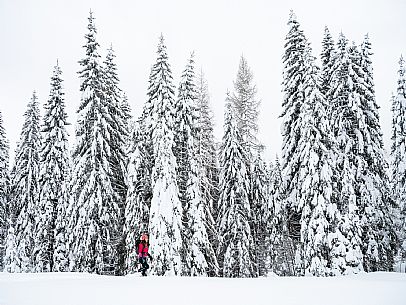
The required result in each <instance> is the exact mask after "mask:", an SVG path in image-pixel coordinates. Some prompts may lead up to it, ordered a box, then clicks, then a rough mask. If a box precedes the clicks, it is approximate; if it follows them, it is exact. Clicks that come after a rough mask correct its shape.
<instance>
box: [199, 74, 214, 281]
mask: <svg viewBox="0 0 406 305" xmlns="http://www.w3.org/2000/svg"><path fill="white" fill-rule="evenodd" d="M196 103H197V113H198V115H197V122H196V126H197V127H196V129H197V130H198V131H199V132H198V135H197V155H198V166H199V170H198V175H199V181H200V189H201V196H202V200H203V202H204V203H205V208H206V223H205V225H206V230H207V234H208V236H209V240H210V244H211V245H212V247H213V249H217V248H218V234H217V227H216V222H215V219H217V215H218V213H219V211H218V210H219V208H218V205H217V204H218V197H219V191H218V179H219V167H218V154H217V146H216V142H215V139H214V122H213V112H212V110H211V108H210V95H209V89H208V84H207V80H206V79H205V77H204V73H203V71H202V70H200V72H199V73H198V75H197V82H196ZM218 274H219V266H218V261H217V259H216V261H214V260H213V261H212V262H209V272H208V275H209V276H216V275H218Z"/></svg>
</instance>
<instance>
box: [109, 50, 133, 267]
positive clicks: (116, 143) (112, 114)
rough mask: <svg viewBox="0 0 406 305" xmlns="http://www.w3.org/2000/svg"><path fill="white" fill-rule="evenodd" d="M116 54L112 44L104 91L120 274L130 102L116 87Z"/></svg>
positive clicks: (122, 252)
mask: <svg viewBox="0 0 406 305" xmlns="http://www.w3.org/2000/svg"><path fill="white" fill-rule="evenodd" d="M115 57H116V55H115V53H114V50H113V47H112V46H110V48H109V49H108V50H107V56H106V59H105V61H104V73H105V84H104V93H105V99H106V105H107V107H108V114H109V118H110V120H111V121H110V122H109V124H108V125H107V128H108V131H109V134H110V143H109V144H110V147H111V148H110V157H109V163H110V167H111V172H110V173H111V184H112V187H113V190H114V192H115V193H117V194H118V195H119V196H120V200H119V202H118V204H119V211H120V215H119V230H118V232H116V236H113V237H112V238H113V239H114V240H115V241H114V242H115V243H117V244H118V249H117V251H118V255H119V257H118V265H119V270H117V272H118V273H119V274H122V273H123V272H124V270H123V268H124V252H125V250H124V248H125V245H124V239H123V238H122V234H121V233H122V230H123V226H124V210H125V197H126V195H127V185H126V181H125V177H126V176H127V173H126V168H127V162H128V160H127V155H126V152H125V150H126V145H127V140H128V136H129V130H128V119H129V113H128V110H129V108H128V107H129V105H128V103H127V104H124V103H125V102H124V101H123V98H122V92H121V89H120V88H119V86H118V84H119V79H118V75H117V66H116V63H115Z"/></svg>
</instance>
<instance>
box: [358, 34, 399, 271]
mask: <svg viewBox="0 0 406 305" xmlns="http://www.w3.org/2000/svg"><path fill="white" fill-rule="evenodd" d="M356 55H357V56H356V57H355V58H354V56H353V57H352V60H353V61H355V62H356V63H357V64H358V66H359V68H358V71H356V74H357V76H356V77H355V80H358V85H357V87H356V90H357V91H358V92H359V97H360V100H361V110H362V116H361V118H364V119H363V120H362V121H361V122H360V123H359V125H360V130H361V131H362V141H361V143H360V160H362V161H361V162H359V165H358V170H357V173H358V177H357V180H358V183H359V184H360V197H361V198H360V213H361V215H363V216H362V218H361V222H362V239H363V242H362V245H363V248H362V250H363V255H364V270H365V271H378V270H380V271H391V270H392V268H393V263H394V255H395V248H396V234H395V231H394V229H393V221H392V213H391V211H392V210H393V207H394V201H393V197H392V193H391V190H390V187H389V174H388V171H387V169H388V167H389V166H388V162H387V161H386V157H385V152H384V145H383V137H382V131H381V126H380V122H379V112H378V110H379V106H378V105H377V103H376V99H375V88H374V80H373V70H372V61H371V58H370V56H371V55H372V52H371V43H370V42H369V37H368V35H366V36H365V39H364V41H363V43H362V45H361V50H360V52H359V53H356ZM355 80H354V81H355Z"/></svg>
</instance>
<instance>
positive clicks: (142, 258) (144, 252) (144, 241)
mask: <svg viewBox="0 0 406 305" xmlns="http://www.w3.org/2000/svg"><path fill="white" fill-rule="evenodd" d="M148 247H149V241H148V234H146V233H143V234H142V235H141V240H140V243H139V244H138V261H139V263H140V265H141V268H140V270H139V271H141V274H142V275H143V276H146V275H147V270H148V268H149V265H148V262H147V257H149V258H150V260H151V261H152V257H151V255H150V254H149V253H148Z"/></svg>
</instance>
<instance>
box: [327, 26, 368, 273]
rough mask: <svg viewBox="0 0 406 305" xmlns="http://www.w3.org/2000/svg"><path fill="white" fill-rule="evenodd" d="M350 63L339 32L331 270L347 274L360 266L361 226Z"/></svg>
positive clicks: (333, 90)
mask: <svg viewBox="0 0 406 305" xmlns="http://www.w3.org/2000/svg"><path fill="white" fill-rule="evenodd" d="M354 69H356V67H354V63H353V62H352V61H351V59H350V52H349V48H348V41H347V39H346V38H345V36H344V35H343V34H342V33H341V34H340V36H339V39H338V42H337V53H336V56H335V58H334V65H333V67H332V75H331V81H330V89H329V91H328V93H327V95H328V96H331V97H333V99H332V101H331V103H332V107H333V109H332V111H333V114H332V118H333V119H334V121H333V122H332V128H333V134H334V137H335V138H336V140H337V149H338V151H337V157H336V158H337V166H336V169H335V172H334V175H336V179H337V187H336V191H337V195H336V196H337V197H336V198H337V206H338V211H339V213H340V221H339V223H338V224H337V225H336V227H335V228H333V230H334V231H333V232H334V235H332V236H331V241H330V242H331V245H332V246H331V247H332V251H331V256H332V258H331V259H332V261H331V272H332V274H334V275H336V274H351V273H358V272H360V271H362V270H363V266H362V259H363V255H362V250H361V247H362V239H361V234H362V231H361V230H362V228H361V223H360V207H359V195H358V194H359V193H358V192H359V187H358V184H357V168H358V161H359V153H358V152H359V148H360V143H359V139H360V137H358V135H362V132H361V131H360V129H359V122H360V121H359V120H360V119H361V118H360V115H361V114H362V113H361V109H360V103H359V102H360V98H359V95H358V93H357V92H356V90H355V87H356V85H357V82H356V81H354V80H353V79H352V78H351V75H350V73H353V71H354Z"/></svg>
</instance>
